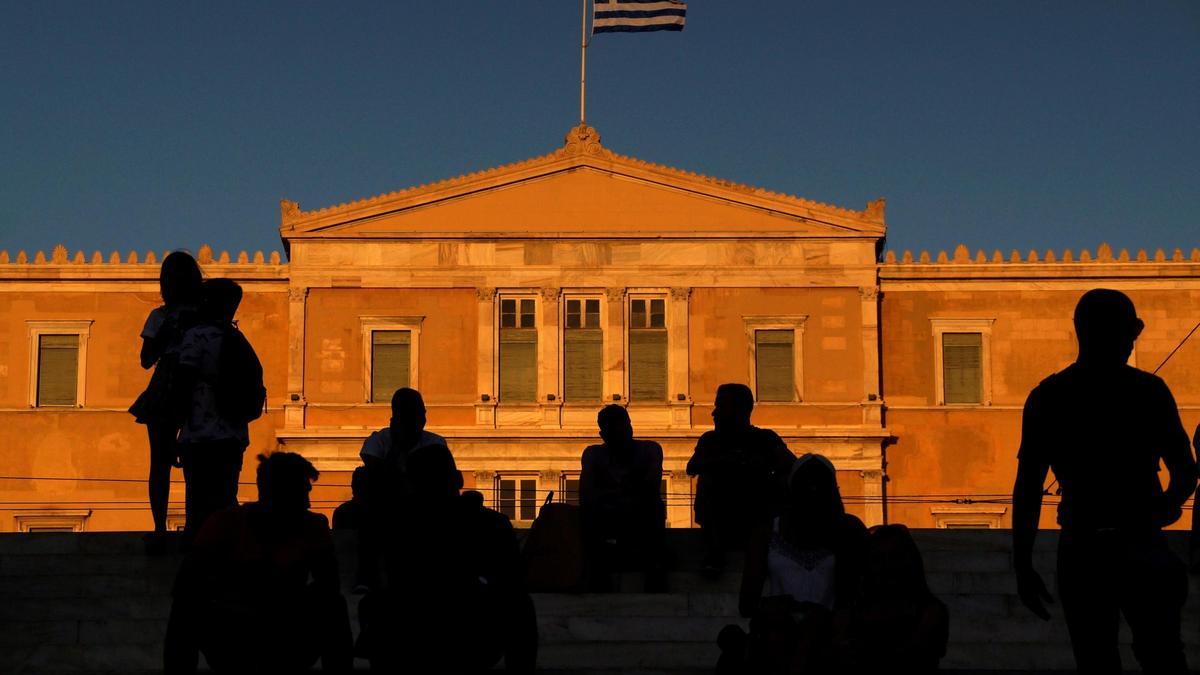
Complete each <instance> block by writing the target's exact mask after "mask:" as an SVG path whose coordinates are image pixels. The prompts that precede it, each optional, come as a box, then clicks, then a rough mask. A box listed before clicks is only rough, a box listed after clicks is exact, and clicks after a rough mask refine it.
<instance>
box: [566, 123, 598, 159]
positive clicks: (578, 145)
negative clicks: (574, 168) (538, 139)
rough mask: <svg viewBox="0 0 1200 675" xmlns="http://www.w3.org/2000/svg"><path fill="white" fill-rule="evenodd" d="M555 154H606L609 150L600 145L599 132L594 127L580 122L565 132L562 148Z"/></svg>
mask: <svg viewBox="0 0 1200 675" xmlns="http://www.w3.org/2000/svg"><path fill="white" fill-rule="evenodd" d="M555 154H564V155H607V154H609V152H608V151H607V150H605V149H604V146H602V145H600V132H598V131H596V129H595V128H594V127H590V126H588V125H586V124H580V125H579V126H577V127H574V128H573V129H571V130H570V131H568V132H567V136H566V138H565V139H564V143H563V147H562V149H561V150H559V151H558V152H557V153H555Z"/></svg>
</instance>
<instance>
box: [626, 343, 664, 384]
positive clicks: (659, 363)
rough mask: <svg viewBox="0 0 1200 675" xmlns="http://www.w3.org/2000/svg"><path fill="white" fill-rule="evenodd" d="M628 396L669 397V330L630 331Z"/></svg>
mask: <svg viewBox="0 0 1200 675" xmlns="http://www.w3.org/2000/svg"><path fill="white" fill-rule="evenodd" d="M629 398H630V400H632V401H665V400H667V331H665V330H632V329H631V330H630V331H629Z"/></svg>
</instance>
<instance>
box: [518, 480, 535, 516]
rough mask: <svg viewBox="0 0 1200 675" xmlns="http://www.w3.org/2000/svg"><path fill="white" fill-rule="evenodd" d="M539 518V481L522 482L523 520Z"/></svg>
mask: <svg viewBox="0 0 1200 675" xmlns="http://www.w3.org/2000/svg"><path fill="white" fill-rule="evenodd" d="M534 518H537V480H534V479H532V478H530V479H525V480H522V481H521V520H533V519H534Z"/></svg>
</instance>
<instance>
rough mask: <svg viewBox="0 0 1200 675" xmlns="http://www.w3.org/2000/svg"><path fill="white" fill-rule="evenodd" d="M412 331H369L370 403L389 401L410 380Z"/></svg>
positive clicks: (407, 384)
mask: <svg viewBox="0 0 1200 675" xmlns="http://www.w3.org/2000/svg"><path fill="white" fill-rule="evenodd" d="M411 354H412V332H411V331H407V330H376V331H371V400H372V401H375V402H385V401H390V400H392V394H393V393H395V391H396V390H397V389H399V388H400V387H407V386H409V383H410V382H411V381H412V380H411V373H410V368H411V362H412V359H411Z"/></svg>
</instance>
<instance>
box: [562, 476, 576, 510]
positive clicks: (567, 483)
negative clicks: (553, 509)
mask: <svg viewBox="0 0 1200 675" xmlns="http://www.w3.org/2000/svg"><path fill="white" fill-rule="evenodd" d="M558 501H560V502H563V503H564V504H574V505H575V506H579V476H578V475H575V476H571V477H567V476H565V475H564V476H563V478H562V483H561V487H560V488H559V494H558Z"/></svg>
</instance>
